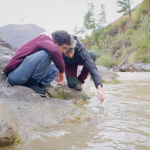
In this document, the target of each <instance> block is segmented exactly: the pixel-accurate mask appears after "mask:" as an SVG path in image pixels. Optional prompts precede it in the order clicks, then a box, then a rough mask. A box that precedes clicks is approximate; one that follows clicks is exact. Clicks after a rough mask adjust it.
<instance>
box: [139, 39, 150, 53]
mask: <svg viewBox="0 0 150 150" xmlns="http://www.w3.org/2000/svg"><path fill="white" fill-rule="evenodd" d="M148 51H150V43H149V41H148V40H145V41H144V42H143V43H141V44H140V45H139V49H138V52H139V53H140V54H143V53H147V52H148Z"/></svg>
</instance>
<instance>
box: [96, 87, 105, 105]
mask: <svg viewBox="0 0 150 150" xmlns="http://www.w3.org/2000/svg"><path fill="white" fill-rule="evenodd" d="M97 90H98V95H99V98H100V100H101V103H100V104H102V103H103V102H104V100H105V96H104V94H103V91H102V88H101V86H100V85H98V86H97Z"/></svg>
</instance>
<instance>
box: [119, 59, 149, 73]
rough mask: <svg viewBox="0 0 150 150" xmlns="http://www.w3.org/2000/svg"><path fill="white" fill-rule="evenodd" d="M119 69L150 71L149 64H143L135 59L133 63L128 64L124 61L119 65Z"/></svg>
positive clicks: (122, 70) (124, 70)
mask: <svg viewBox="0 0 150 150" xmlns="http://www.w3.org/2000/svg"><path fill="white" fill-rule="evenodd" d="M119 70H120V71H121V72H134V71H137V72H143V71H144V72H146V71H150V64H143V63H142V62H141V61H136V62H135V63H133V64H130V63H128V62H124V63H123V64H122V65H121V66H120V67H119Z"/></svg>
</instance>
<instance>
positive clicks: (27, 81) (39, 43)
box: [3, 30, 71, 96]
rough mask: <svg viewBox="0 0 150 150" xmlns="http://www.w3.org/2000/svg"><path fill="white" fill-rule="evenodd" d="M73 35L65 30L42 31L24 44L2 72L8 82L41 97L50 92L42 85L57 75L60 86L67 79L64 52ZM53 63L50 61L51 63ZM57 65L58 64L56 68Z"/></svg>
mask: <svg viewBox="0 0 150 150" xmlns="http://www.w3.org/2000/svg"><path fill="white" fill-rule="evenodd" d="M70 43H71V37H70V34H68V33H67V32H66V31H63V30H61V31H56V32H53V33H52V34H47V33H44V34H41V35H39V36H37V37H35V38H34V39H32V40H30V41H29V42H27V43H25V44H24V45H23V46H21V47H20V48H19V49H18V50H17V51H16V53H15V54H14V56H13V57H12V59H11V60H10V62H9V63H8V64H7V65H6V67H5V68H4V70H3V72H4V74H6V76H7V82H8V83H9V84H10V85H11V86H13V85H23V86H26V87H29V88H31V89H33V90H34V91H35V92H36V93H38V94H39V95H40V96H46V95H47V93H46V92H45V91H44V90H43V89H42V87H43V86H46V85H48V84H50V82H51V81H52V80H54V79H55V78H56V80H59V82H58V85H61V84H62V83H63V82H64V79H65V74H64V72H65V64H64V61H63V57H62V54H63V53H65V52H66V50H67V49H68V48H69V47H70ZM52 61H53V62H54V64H51V62H52ZM55 66H56V67H55Z"/></svg>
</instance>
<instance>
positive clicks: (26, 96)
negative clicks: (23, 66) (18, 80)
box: [0, 42, 84, 146]
mask: <svg viewBox="0 0 150 150" xmlns="http://www.w3.org/2000/svg"><path fill="white" fill-rule="evenodd" d="M13 54H14V50H13V49H11V48H10V46H7V44H6V43H4V44H2V42H1V43H0V72H2V70H3V68H4V67H5V65H6V64H7V63H8V61H9V60H10V59H11V57H12V55H13ZM60 89H61V88H60ZM54 91H55V90H53V92H54ZM62 91H63V92H64V93H67V95H69V96H68V97H67V96H66V97H67V98H68V99H69V98H70V99H71V98H73V97H74V96H71V95H72V93H74V92H72V91H68V89H66V88H64V89H62ZM53 92H52V93H53ZM79 93H80V92H79ZM74 94H75V93H74ZM76 94H77V93H76ZM0 106H1V107H0V112H1V111H2V112H3V114H5V115H3V114H1V113H0V146H7V145H9V144H12V142H13V140H12V139H13V131H15V132H16V133H17V134H18V136H19V137H21V139H22V141H25V139H27V138H28V137H29V135H30V134H31V131H34V132H36V131H43V130H46V129H52V128H54V127H58V126H61V125H64V124H66V123H70V122H72V121H74V120H77V119H79V118H80V117H82V116H83V114H84V113H83V110H81V109H80V108H79V107H75V105H74V104H73V103H72V101H71V100H70V101H66V100H61V99H58V98H50V97H46V98H42V97H40V96H39V95H37V94H36V93H35V92H34V91H33V90H32V89H29V88H27V87H24V86H8V85H7V83H6V81H5V79H4V76H3V75H0Z"/></svg>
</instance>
